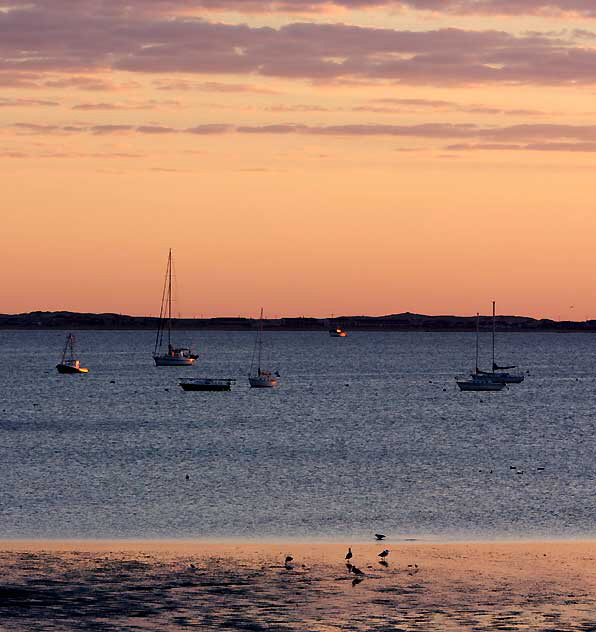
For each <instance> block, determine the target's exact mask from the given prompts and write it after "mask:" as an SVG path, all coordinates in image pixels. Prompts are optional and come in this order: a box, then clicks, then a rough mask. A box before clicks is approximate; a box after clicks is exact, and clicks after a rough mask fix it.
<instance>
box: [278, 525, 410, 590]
mask: <svg viewBox="0 0 596 632" xmlns="http://www.w3.org/2000/svg"><path fill="white" fill-rule="evenodd" d="M385 537H386V536H385V535H384V534H383V533H375V538H376V539H377V540H384V539H385ZM389 553H390V550H389V549H383V550H382V551H381V552H380V553H378V554H377V557H379V558H380V559H379V564H381V566H384V567H385V568H387V567H388V566H389V562H387V556H388V555H389ZM353 557H354V554H353V553H352V547H348V552H347V553H346V556H345V562H346V568H347V569H348V573H353V574H354V575H356V577H355V578H354V579H353V580H352V586H356V585H357V584H359V583H360V582H361V581H362V580H363V579H364V577H365V575H366V574H365V572H364V571H363V570H361V569H359V568H358V567H357V566H356V565H355V564H352V561H351V560H352V558H353ZM293 561H294V558H293V557H292V556H291V555H286V558H285V560H284V567H285V568H286V569H287V570H292V568H293V566H292V562H293ZM369 568H372V567H370V566H369ZM408 569H409V570H408V574H409V575H414V574H415V573H417V572H418V570H419V569H418V564H408Z"/></svg>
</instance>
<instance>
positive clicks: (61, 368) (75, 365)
mask: <svg viewBox="0 0 596 632" xmlns="http://www.w3.org/2000/svg"><path fill="white" fill-rule="evenodd" d="M74 344H75V337H74V336H73V335H72V334H68V336H67V337H66V343H65V345H64V351H63V352H62V360H60V364H57V365H56V369H58V373H71V374H72V373H89V369H84V368H83V367H82V366H81V365H80V364H79V361H78V360H75V353H74Z"/></svg>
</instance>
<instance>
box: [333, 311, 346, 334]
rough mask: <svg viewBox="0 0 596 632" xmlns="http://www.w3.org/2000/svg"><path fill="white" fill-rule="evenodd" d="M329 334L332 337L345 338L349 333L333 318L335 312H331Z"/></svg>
mask: <svg viewBox="0 0 596 632" xmlns="http://www.w3.org/2000/svg"><path fill="white" fill-rule="evenodd" d="M329 325H330V327H329V335H330V336H331V337H332V338H345V337H346V336H347V335H348V334H347V332H346V331H344V330H343V329H342V328H341V327H340V326H339V325H338V324H337V322H334V320H333V314H331V320H330V321H329Z"/></svg>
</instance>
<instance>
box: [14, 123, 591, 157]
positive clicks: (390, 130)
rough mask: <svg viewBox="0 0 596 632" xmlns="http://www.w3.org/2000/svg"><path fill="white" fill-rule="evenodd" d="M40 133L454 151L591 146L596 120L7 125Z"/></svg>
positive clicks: (583, 147) (567, 148) (567, 149)
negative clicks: (422, 144)
mask: <svg viewBox="0 0 596 632" xmlns="http://www.w3.org/2000/svg"><path fill="white" fill-rule="evenodd" d="M11 128H12V129H14V130H15V131H17V132H21V133H25V134H37V135H55V134H58V135H73V134H92V135H97V136H114V135H122V134H124V135H165V134H193V135H210V136H217V135H221V134H233V133H235V134H247V135H265V134H268V135H311V136H345V137H358V136H363V137H364V136H387V137H401V138H419V139H439V140H440V139H444V140H447V139H454V140H459V141H460V142H459V143H456V144H451V145H448V146H447V147H446V149H448V150H450V151H456V150H457V151H464V150H478V149H483V150H488V149H495V150H498V149H532V150H536V151H591V149H590V147H592V144H593V143H596V125H562V124H561V125H559V124H544V123H535V124H524V125H507V126H500V127H497V126H483V125H478V124H475V123H458V124H454V123H426V124H420V125H378V124H376V125H371V124H345V125H326V126H325V125H318V126H317V125H305V124H277V123H275V124H269V125H236V126H234V125H229V124H224V123H221V124H219V123H215V124H213V123H211V124H203V125H196V126H194V127H186V128H175V127H169V126H161V125H124V124H123V125H118V124H108V125H64V126H60V125H40V124H36V123H14V124H12V125H10V126H5V128H4V129H11Z"/></svg>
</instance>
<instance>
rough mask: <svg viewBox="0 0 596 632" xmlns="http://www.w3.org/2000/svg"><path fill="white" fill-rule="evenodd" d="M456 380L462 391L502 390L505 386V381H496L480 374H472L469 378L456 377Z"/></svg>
mask: <svg viewBox="0 0 596 632" xmlns="http://www.w3.org/2000/svg"><path fill="white" fill-rule="evenodd" d="M455 382H456V383H457V385H458V387H459V390H460V391H502V390H503V389H504V388H505V383H504V382H495V381H494V380H492V379H490V378H488V377H483V376H482V375H478V374H472V375H471V376H470V378H469V379H466V378H456V379H455Z"/></svg>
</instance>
